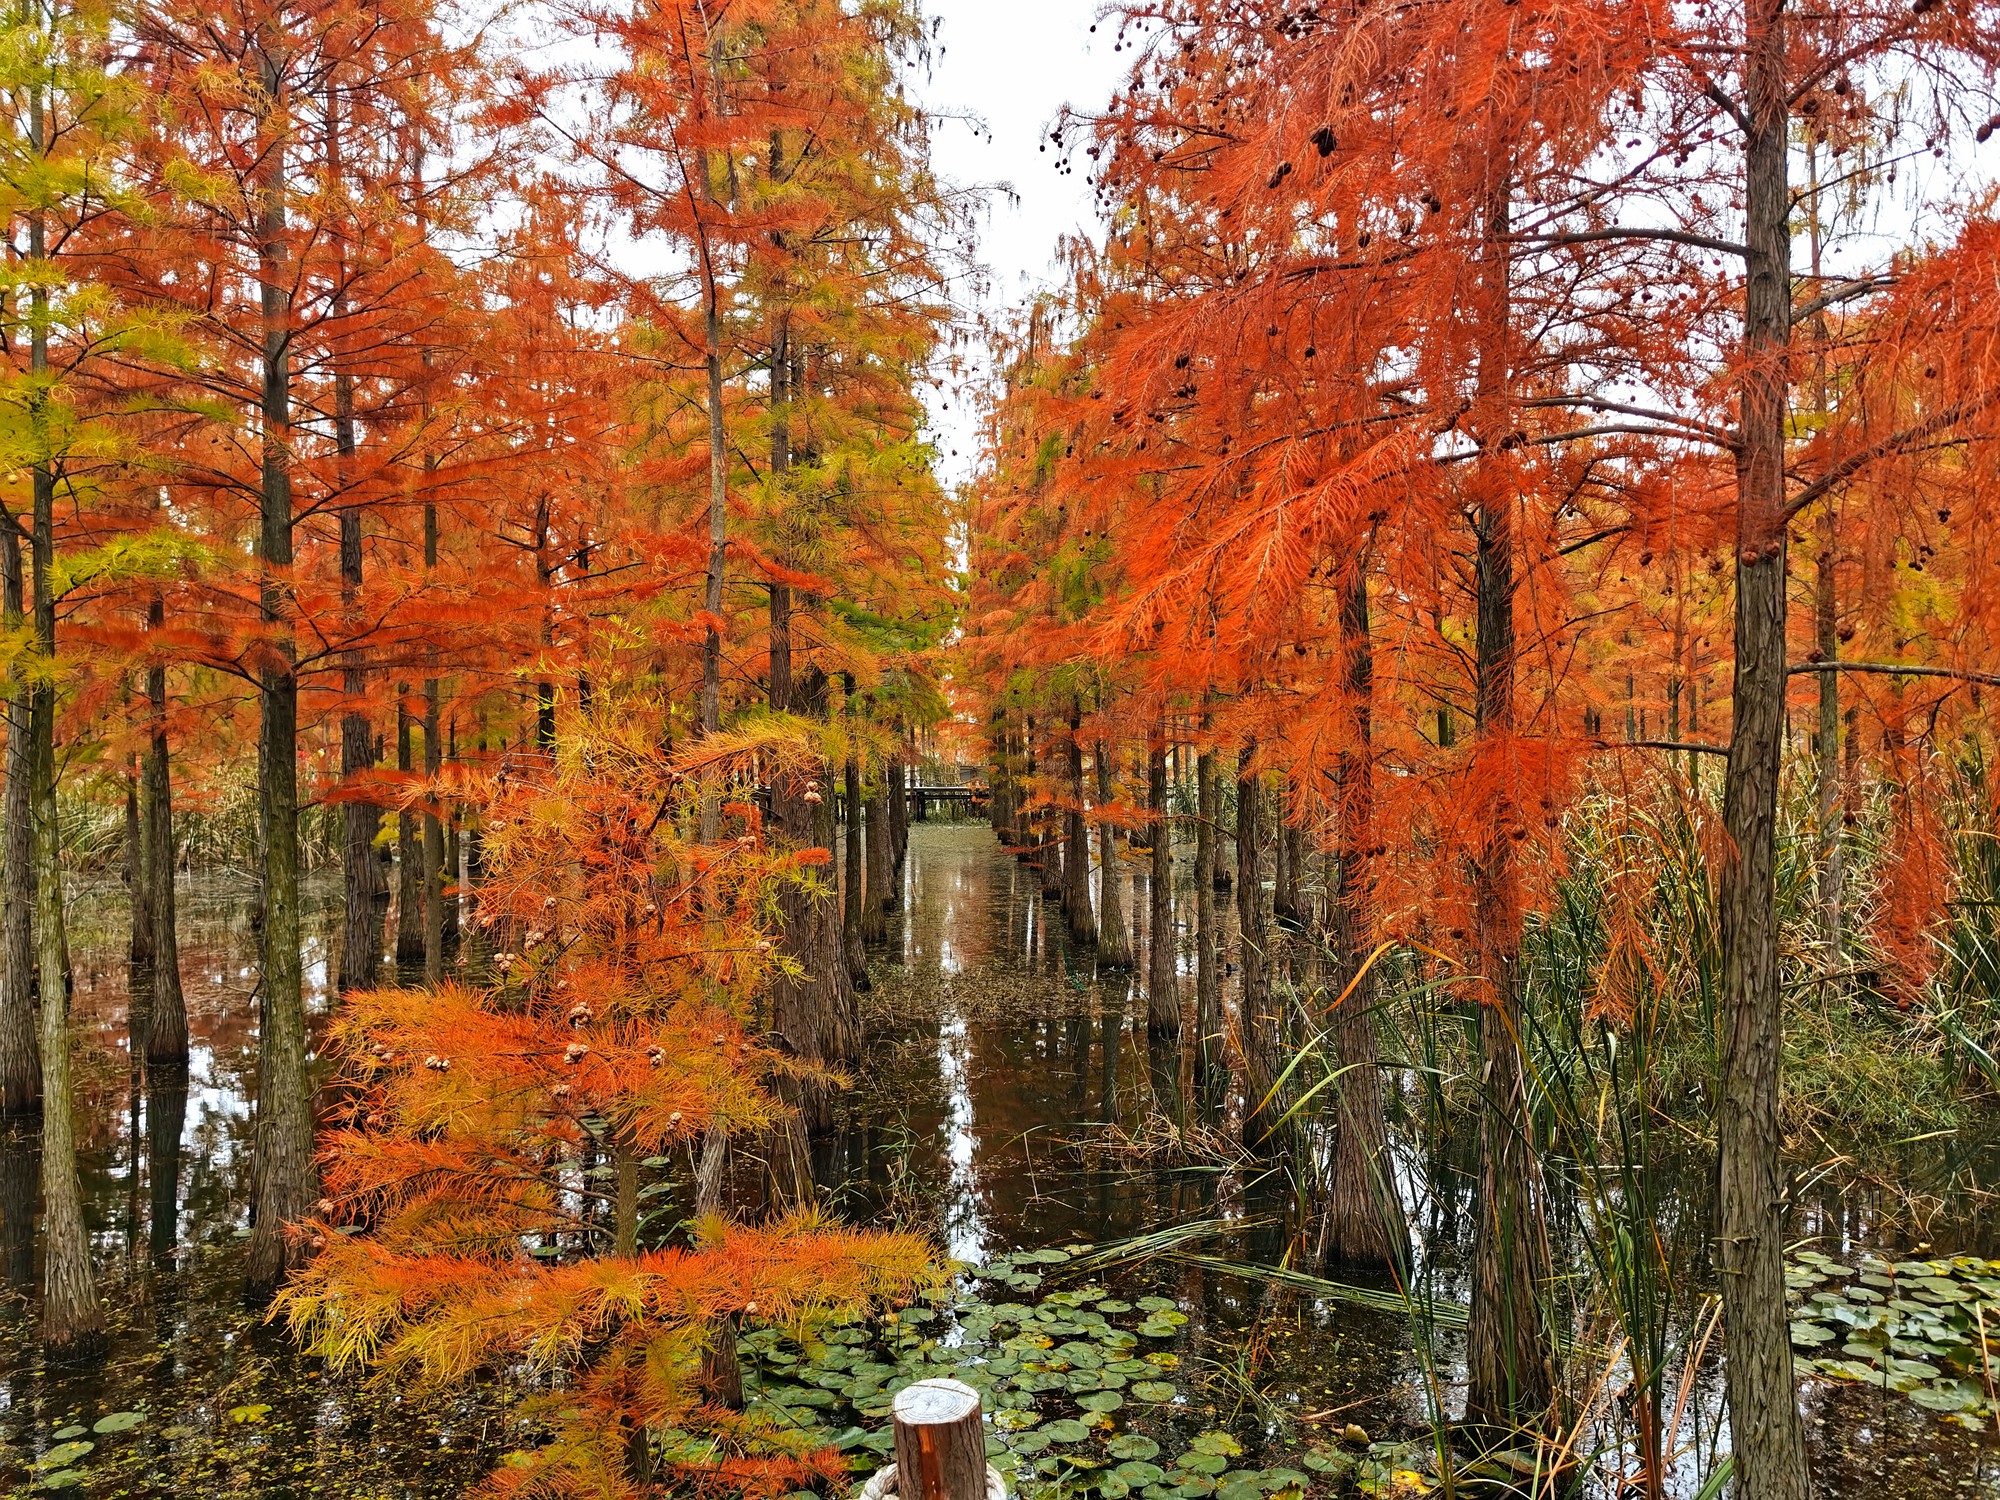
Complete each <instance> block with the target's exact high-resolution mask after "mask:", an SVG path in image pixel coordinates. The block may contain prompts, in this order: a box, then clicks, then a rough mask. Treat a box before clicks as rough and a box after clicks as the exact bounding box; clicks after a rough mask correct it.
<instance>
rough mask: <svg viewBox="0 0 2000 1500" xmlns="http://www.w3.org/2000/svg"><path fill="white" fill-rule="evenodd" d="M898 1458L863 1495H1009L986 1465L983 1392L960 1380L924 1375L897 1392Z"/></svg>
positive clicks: (908, 1498)
mask: <svg viewBox="0 0 2000 1500" xmlns="http://www.w3.org/2000/svg"><path fill="white" fill-rule="evenodd" d="M894 1420H895V1424H896V1462H895V1463H894V1464H893V1465H891V1466H890V1467H889V1468H886V1469H884V1470H882V1471H881V1472H880V1473H878V1474H877V1475H876V1476H875V1477H874V1478H873V1479H871V1480H870V1481H869V1482H868V1484H867V1486H866V1488H864V1489H863V1490H862V1492H861V1495H862V1500H884V1497H886V1496H889V1495H895V1496H898V1497H899V1500H1005V1496H1006V1493H1007V1490H1006V1484H1005V1482H1004V1481H1003V1480H1002V1479H1001V1477H1000V1474H999V1471H998V1470H996V1469H992V1468H989V1467H987V1463H986V1427H985V1424H984V1422H983V1421H982V1420H981V1415H980V1409H979V1392H977V1391H975V1390H974V1389H973V1388H972V1387H971V1386H969V1385H967V1384H965V1383H964V1382H963V1381H959V1380H919V1381H917V1382H916V1383H915V1384H914V1385H909V1386H905V1387H904V1388H903V1389H902V1391H901V1392H899V1393H898V1394H897V1396H896V1404H895V1408H894Z"/></svg>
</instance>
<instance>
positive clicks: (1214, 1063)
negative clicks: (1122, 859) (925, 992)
mask: <svg viewBox="0 0 2000 1500" xmlns="http://www.w3.org/2000/svg"><path fill="white" fill-rule="evenodd" d="M1207 727H1208V726H1207V724H1206V723H1204V724H1203V728H1204V729H1206V728H1207ZM1194 783H1195V811H1196V818H1195V840H1194V1013H1195V1032H1196V1035H1197V1037H1198V1038H1199V1046H1198V1049H1197V1051H1196V1053H1195V1066H1196V1068H1197V1069H1198V1070H1199V1072H1200V1074H1201V1080H1200V1081H1201V1084H1202V1087H1203V1088H1204V1089H1210V1088H1212V1087H1213V1085H1214V1083H1215V1080H1216V1079H1218V1078H1220V1077H1221V1076H1222V1071H1223V1069H1224V1067H1225V1066H1226V1054H1227V1038H1226V1037H1225V1036H1224V1035H1223V1025H1224V1018H1223V1014H1222V972H1221V971H1222V963H1221V955H1220V954H1219V952H1218V951H1217V947H1216V927H1215V917H1216V913H1215V892H1216V887H1217V881H1216V874H1217V867H1218V866H1219V865H1220V864H1221V859H1220V858H1219V856H1220V853H1221V847H1222V839H1221V823H1222V788H1221V785H1220V784H1219V783H1218V782H1217V780H1216V775H1215V751H1214V750H1213V749H1212V748H1209V747H1206V746H1205V747H1204V748H1203V749H1202V751H1201V753H1200V754H1198V755H1197V756H1196V757H1195V761H1194Z"/></svg>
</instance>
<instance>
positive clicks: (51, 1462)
mask: <svg viewBox="0 0 2000 1500" xmlns="http://www.w3.org/2000/svg"><path fill="white" fill-rule="evenodd" d="M81 1430H82V1429H81V1428H79V1429H78V1431H81ZM96 1449H97V1444H95V1443H93V1442H91V1441H90V1440H89V1439H88V1438H85V1439H83V1440H82V1441H81V1442H70V1443H58V1444H57V1445H56V1446H55V1447H53V1448H51V1449H49V1451H48V1452H46V1453H44V1454H43V1455H42V1456H41V1457H40V1458H38V1459H36V1460H35V1467H36V1468H38V1469H67V1468H68V1467H69V1466H70V1465H71V1464H73V1463H75V1462H76V1461H77V1460H78V1459H79V1458H83V1457H86V1456H87V1455H89V1454H91V1453H93V1452H95V1451H96Z"/></svg>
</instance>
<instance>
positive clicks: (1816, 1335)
mask: <svg viewBox="0 0 2000 1500" xmlns="http://www.w3.org/2000/svg"><path fill="white" fill-rule="evenodd" d="M1837 1337H1838V1335H1837V1334H1835V1333H1834V1332H1833V1330H1832V1329H1830V1328H1822V1327H1820V1325H1819V1324H1817V1323H1794V1324H1793V1325H1792V1342H1793V1343H1794V1344H1796V1345H1798V1346H1799V1347H1800V1348H1802V1349H1811V1348H1813V1347H1815V1346H1817V1345H1819V1344H1830V1343H1832V1342H1833V1341H1834V1339H1835V1338H1837Z"/></svg>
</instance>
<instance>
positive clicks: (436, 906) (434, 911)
mask: <svg viewBox="0 0 2000 1500" xmlns="http://www.w3.org/2000/svg"><path fill="white" fill-rule="evenodd" d="M431 467H432V464H431V460H430V459H429V458H428V457H426V458H425V461H424V471H425V473H426V475H428V474H429V472H430V470H431ZM437 560H438V514H437V506H436V505H435V504H433V503H432V502H431V501H430V500H429V499H428V498H427V499H426V500H425V501H424V574H425V576H426V577H429V576H431V575H432V574H434V573H436V571H437ZM430 666H431V673H430V675H429V676H428V677H426V678H425V679H424V779H425V781H426V782H427V783H428V784H429V787H430V790H428V791H427V792H426V793H425V795H424V804H425V806H424V825H423V826H424V848H423V860H424V913H423V915H424V983H425V984H428V985H439V984H442V983H444V823H443V822H442V820H440V819H439V817H438V815H437V811H436V807H437V790H436V788H437V780H438V776H439V774H440V773H441V772H442V771H443V770H444V737H443V734H442V733H441V730H442V728H443V724H442V721H441V717H440V707H441V705H440V703H439V695H440V687H439V683H438V678H437V650H436V648H435V647H433V648H432V649H431V652H430Z"/></svg>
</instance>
